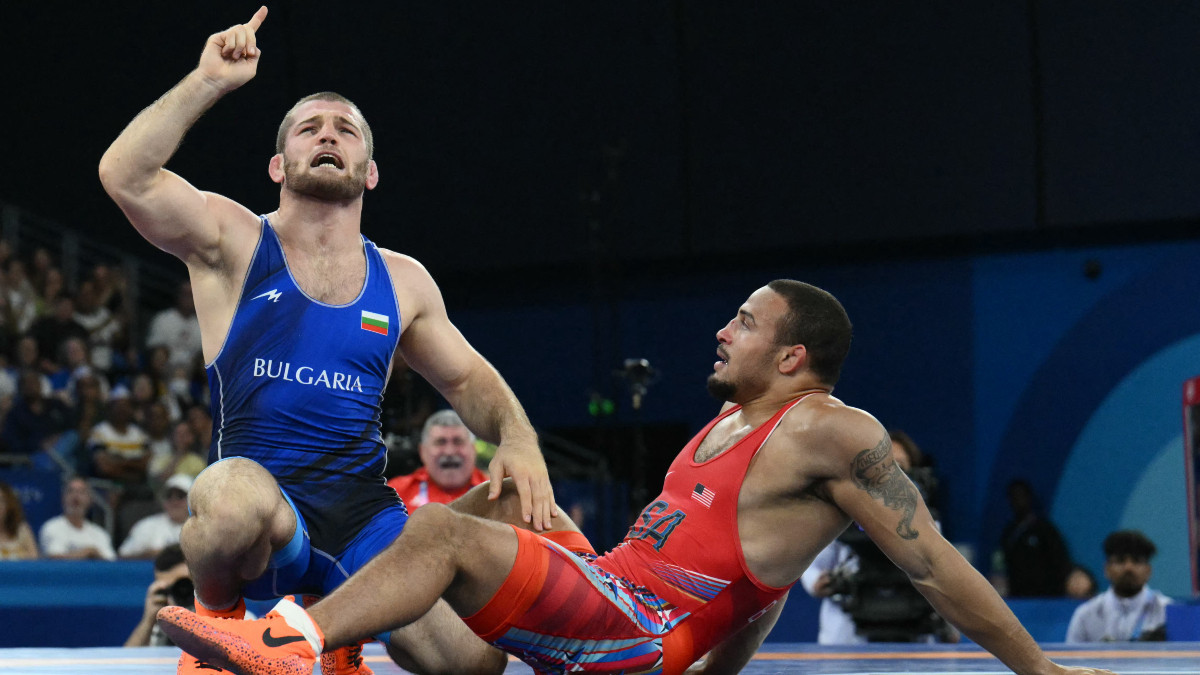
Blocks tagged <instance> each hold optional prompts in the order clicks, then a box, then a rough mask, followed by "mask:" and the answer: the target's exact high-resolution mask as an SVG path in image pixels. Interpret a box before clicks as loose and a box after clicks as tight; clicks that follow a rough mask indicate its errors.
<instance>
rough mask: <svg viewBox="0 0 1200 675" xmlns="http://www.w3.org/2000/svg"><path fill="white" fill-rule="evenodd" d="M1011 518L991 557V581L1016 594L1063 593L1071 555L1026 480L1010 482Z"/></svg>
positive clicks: (1008, 594)
mask: <svg viewBox="0 0 1200 675" xmlns="http://www.w3.org/2000/svg"><path fill="white" fill-rule="evenodd" d="M1008 506H1009V508H1010V509H1011V510H1012V518H1011V519H1010V520H1009V521H1008V523H1007V524H1006V525H1005V526H1004V530H1003V532H1002V533H1001V535H1000V548H999V549H998V550H997V551H996V555H994V556H993V557H992V575H993V576H992V583H993V584H994V585H995V586H996V590H997V591H999V592H1000V594H1001V595H1006V596H1008V597H1013V598H1023V597H1034V596H1042V597H1046V596H1061V595H1063V594H1064V592H1065V589H1066V582H1067V574H1068V573H1069V572H1070V571H1071V567H1072V562H1071V555H1070V553H1069V552H1068V551H1067V544H1066V542H1064V541H1063V537H1062V534H1060V533H1059V531H1058V528H1057V527H1055V526H1054V523H1052V522H1050V520H1049V519H1047V518H1046V517H1045V516H1043V515H1042V514H1041V511H1040V508H1039V507H1038V501H1037V497H1036V495H1034V493H1033V488H1032V487H1030V485H1029V483H1027V482H1026V481H1024V480H1021V479H1017V480H1014V481H1012V482H1011V483H1009V484H1008Z"/></svg>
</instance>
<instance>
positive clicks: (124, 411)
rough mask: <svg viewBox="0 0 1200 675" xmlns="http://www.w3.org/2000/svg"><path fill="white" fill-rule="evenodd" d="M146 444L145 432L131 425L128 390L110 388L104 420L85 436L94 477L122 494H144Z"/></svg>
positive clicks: (146, 465)
mask: <svg viewBox="0 0 1200 675" xmlns="http://www.w3.org/2000/svg"><path fill="white" fill-rule="evenodd" d="M148 441H149V439H148V438H147V436H146V432H145V431H143V430H142V428H141V427H139V426H138V425H136V424H134V423H133V404H132V402H131V401H130V398H129V390H128V389H126V388H125V387H124V386H120V385H118V386H116V387H113V388H112V390H111V391H109V393H108V419H105V420H102V421H101V422H100V423H99V424H97V425H96V426H94V427H92V432H91V434H90V435H89V436H88V447H89V448H91V450H92V466H93V473H94V475H95V476H96V477H97V478H107V479H109V480H112V481H115V482H116V483H118V485H119V486H120V492H121V493H123V494H124V495H130V493H133V494H134V495H137V494H148V493H149V489H148V484H147V482H146V471H147V468H148V466H149V464H150V451H149V448H148V447H147V442H148ZM117 501H119V499H118V500H117ZM114 506H116V502H114Z"/></svg>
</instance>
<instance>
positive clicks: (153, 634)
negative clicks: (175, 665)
mask: <svg viewBox="0 0 1200 675" xmlns="http://www.w3.org/2000/svg"><path fill="white" fill-rule="evenodd" d="M195 591H196V587H195V586H194V585H192V578H191V575H190V573H189V572H188V566H187V561H186V560H184V558H183V549H181V548H179V544H178V543H175V544H170V545H169V546H167V547H166V548H164V549H163V550H162V551H159V553H158V555H156V556H155V557H154V581H152V582H150V585H149V586H148V587H147V588H146V601H145V605H144V607H143V610H142V619H141V621H138V624H137V626H134V628H133V632H132V633H130V634H129V638H128V639H126V640H125V646H126V647H162V646H164V645H170V644H171V641H170V639H168V638H167V636H166V635H164V634H163V632H162V631H161V630H159V628H158V624H157V623H156V622H155V615H157V614H158V610H160V609H162V608H163V607H166V606H168V605H178V606H180V607H187V608H189V609H192V608H194V607H195V602H196V598H195ZM213 672H220V671H219V670H218V669H213Z"/></svg>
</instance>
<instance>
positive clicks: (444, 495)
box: [388, 410, 488, 510]
mask: <svg viewBox="0 0 1200 675" xmlns="http://www.w3.org/2000/svg"><path fill="white" fill-rule="evenodd" d="M419 452H420V454H421V468H419V469H417V470H416V471H414V472H413V473H411V474H408V475H407V476H396V477H395V478H393V479H391V480H390V481H388V485H391V486H392V487H393V488H395V489H396V493H397V494H399V495H400V498H401V499H403V500H404V503H405V504H406V505H407V506H408V508H409V510H412V509H416V508H418V507H420V506H422V505H424V504H428V503H430V502H436V503H438V504H447V503H449V502H452V501H454V500H455V499H457V498H458V497H461V496H462V495H464V494H466V492H467V490H470V489H471V488H472V487H474V486H476V485H479V484H480V483H483V482H485V481H487V479H488V477H487V475H485V474H484V473H483V472H482V471H480V470H479V469H478V468H476V466H475V435H474V434H472V433H471V431H470V429H467V426H466V425H465V424H463V421H462V419H461V418H460V417H459V416H458V413H456V412H454V411H453V410H439V411H438V412H435V413H434V414H432V415H430V416H429V418H428V419H426V420H425V426H424V428H422V430H421V444H420V446H419Z"/></svg>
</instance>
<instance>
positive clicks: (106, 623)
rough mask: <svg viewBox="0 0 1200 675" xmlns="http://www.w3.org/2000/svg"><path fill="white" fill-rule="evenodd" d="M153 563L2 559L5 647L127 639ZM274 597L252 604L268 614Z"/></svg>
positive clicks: (1067, 604)
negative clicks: (270, 599) (270, 600)
mask: <svg viewBox="0 0 1200 675" xmlns="http://www.w3.org/2000/svg"><path fill="white" fill-rule="evenodd" d="M153 577H154V572H153V565H152V564H151V563H150V562H148V561H144V560H136V561H124V560H122V561H117V562H103V561H67V560H39V561H31V562H12V561H3V562H0V626H3V628H4V630H0V647H104V646H117V645H121V644H123V643H124V642H125V638H126V637H128V636H129V632H130V631H132V630H133V627H134V626H135V625H136V624H137V622H138V620H139V619H140V618H141V615H142V606H143V603H144V601H145V597H146V586H148V585H149V584H150V580H151V579H152V578H153ZM1079 604H1080V603H1079V601H1077V600H1068V599H1057V598H1047V599H1010V600H1009V601H1008V605H1009V607H1011V608H1012V610H1013V613H1014V614H1016V615H1017V618H1018V619H1019V620H1020V621H1021V623H1022V624H1023V625H1024V626H1025V628H1026V629H1027V630H1028V631H1029V633H1030V634H1031V635H1032V636H1033V637H1034V639H1035V640H1037V641H1038V642H1042V643H1054V642H1062V641H1063V639H1064V638H1065V636H1066V633H1067V624H1068V623H1070V620H1071V614H1072V613H1073V612H1074V611H1075V608H1076V607H1077V606H1079ZM273 605H274V602H265V603H252V607H251V609H252V611H255V612H256V613H258V614H260V615H261V614H263V613H265V612H266V611H268V610H269V609H270V608H271V607H272V606H273ZM819 608H820V601H819V600H816V599H815V598H812V597H810V596H809V595H808V594H807V593H805V592H804V591H803V589H801V588H799V587H796V588H794V589H793V591H792V593H791V597H789V599H788V601H787V604H785V605H784V608H783V612H782V613H781V615H780V617H779V621H778V622H777V623H776V625H775V628H774V629H773V630H772V631H771V633H770V634H769V635H768V636H767V642H791V643H794V642H815V641H816V639H817V614H818V610H819ZM1168 621H1169V625H1170V628H1169V630H1170V634H1169V636H1170V638H1171V639H1172V640H1188V641H1197V640H1200V605H1195V604H1186V603H1179V604H1176V605H1174V606H1172V607H1171V608H1170V609H1169V614H1168Z"/></svg>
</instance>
